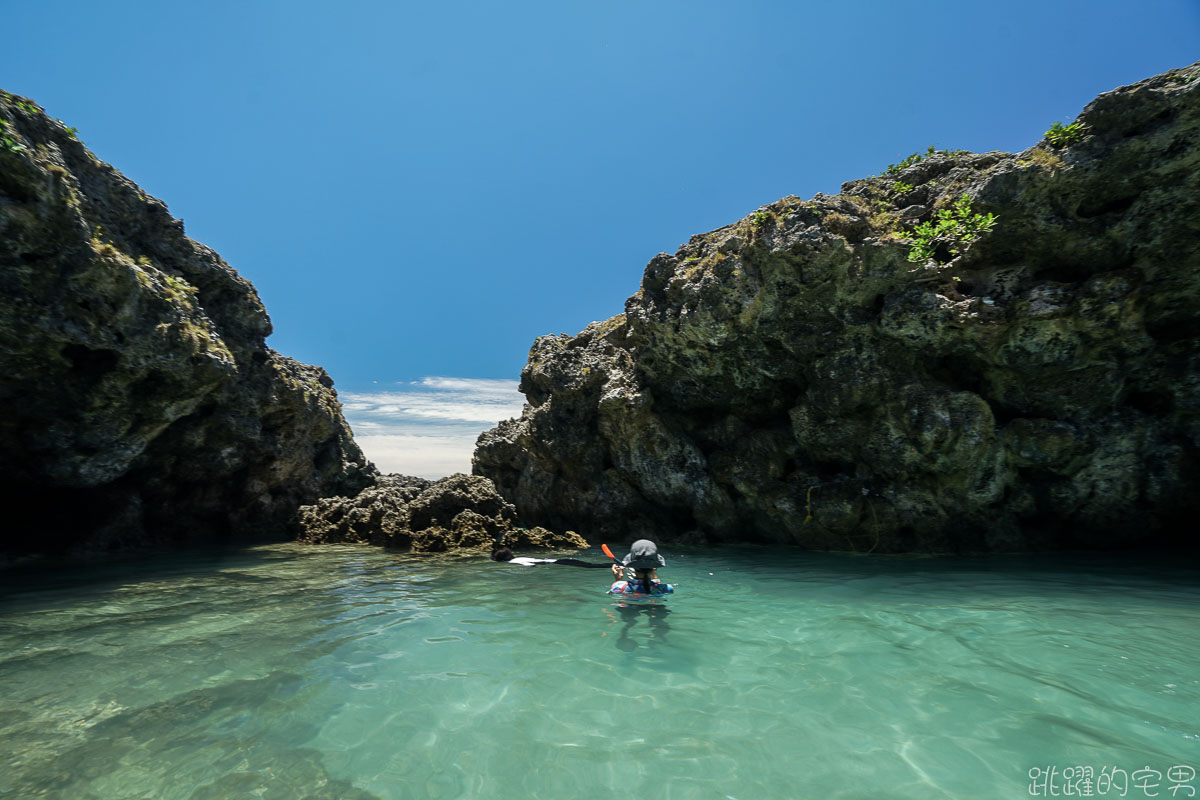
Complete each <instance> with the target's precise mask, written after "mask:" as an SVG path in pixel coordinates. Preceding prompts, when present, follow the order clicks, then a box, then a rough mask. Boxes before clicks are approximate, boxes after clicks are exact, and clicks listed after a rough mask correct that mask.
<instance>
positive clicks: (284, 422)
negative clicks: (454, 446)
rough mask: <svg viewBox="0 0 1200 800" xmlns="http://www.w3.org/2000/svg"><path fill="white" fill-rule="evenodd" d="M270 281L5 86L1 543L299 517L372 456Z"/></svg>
mask: <svg viewBox="0 0 1200 800" xmlns="http://www.w3.org/2000/svg"><path fill="white" fill-rule="evenodd" d="M270 332H271V323H270V320H269V319H268V318H267V315H266V313H265V311H264V310H263V307H262V304H261V303H260V302H259V299H258V296H257V295H256V293H255V291H254V288H253V287H252V286H251V285H250V284H249V283H248V282H247V281H245V280H244V279H243V278H241V277H240V276H239V275H238V274H237V273H236V272H235V271H234V270H233V269H231V268H230V267H229V266H228V265H227V264H226V263H225V262H224V261H222V260H221V258H220V257H219V256H218V255H217V254H216V253H214V252H213V251H212V250H210V249H208V248H207V247H205V246H204V245H201V244H198V243H197V242H194V241H192V240H191V239H189V238H187V237H186V236H185V235H184V233H183V225H182V223H181V222H179V221H178V220H175V219H173V218H172V217H171V215H170V214H168V213H167V208H166V206H165V205H163V204H162V203H161V202H159V201H158V200H155V199H154V198H152V197H148V196H147V195H145V194H144V193H143V192H142V191H141V190H140V189H138V187H137V186H135V185H134V184H133V183H131V182H130V181H128V180H126V179H125V178H124V177H123V176H121V175H120V174H119V173H118V172H117V171H116V170H114V169H113V168H112V167H110V166H108V165H107V164H104V163H103V162H101V161H99V160H98V159H97V158H96V157H95V156H94V155H92V154H91V153H90V152H89V151H88V150H87V149H86V148H85V147H84V146H83V145H82V144H81V143H80V142H79V141H77V140H76V138H75V136H74V133H73V131H71V130H70V129H68V128H66V127H65V126H64V125H63V124H62V123H61V122H59V121H57V120H54V119H52V118H50V117H48V116H47V115H46V114H45V113H44V112H43V110H42V109H41V108H40V107H38V106H37V105H36V104H34V103H33V102H31V101H29V100H25V99H23V98H20V97H15V96H13V95H9V94H0V375H2V377H0V502H2V506H0V507H2V508H3V514H4V517H5V523H4V525H2V526H0V531H3V533H0V554H5V553H7V554H13V553H22V552H36V551H63V550H76V551H78V550H96V549H113V548H124V547H129V546H133V545H139V544H147V543H152V542H161V541H181V540H212V539H215V538H224V537H229V536H240V535H245V534H251V533H256V534H270V533H276V532H280V531H282V530H283V528H284V527H285V526H286V525H288V524H289V523H290V522H291V521H292V519H293V518H294V516H295V514H296V511H297V508H298V506H299V505H300V504H301V503H306V502H312V501H314V500H316V499H318V498H320V497H323V496H326V495H331V494H338V493H344V492H345V493H352V492H354V491H357V490H358V489H359V488H361V487H362V486H364V485H366V484H367V483H369V482H370V479H371V477H372V476H373V475H374V472H375V471H374V468H373V467H371V466H370V465H369V464H368V463H367V462H366V460H365V459H364V458H363V456H362V453H361V452H360V451H359V449H358V447H357V446H356V445H355V444H354V442H353V439H352V438H351V435H350V430H349V428H348V427H347V426H346V423H345V421H344V420H343V418H342V415H341V407H340V404H339V403H338V400H337V395H336V393H335V392H334V390H333V382H332V381H331V380H330V378H329V376H328V375H327V374H326V373H325V371H324V370H322V369H320V368H318V367H310V366H307V365H304V364H300V363H298V362H296V361H293V360H292V359H290V358H286V357H284V356H281V355H279V354H278V353H276V352H274V351H272V350H271V349H270V348H268V347H266V346H265V344H264V338H265V337H266V336H267V335H268V334H269V333H270Z"/></svg>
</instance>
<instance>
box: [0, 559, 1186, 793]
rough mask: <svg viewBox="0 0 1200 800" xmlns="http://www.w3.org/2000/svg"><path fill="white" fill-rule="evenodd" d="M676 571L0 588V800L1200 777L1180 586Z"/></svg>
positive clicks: (961, 564) (1117, 568)
mask: <svg viewBox="0 0 1200 800" xmlns="http://www.w3.org/2000/svg"><path fill="white" fill-rule="evenodd" d="M664 552H665V553H666V555H667V557H668V559H669V562H670V564H669V568H668V569H666V570H663V576H664V577H667V578H669V579H670V580H671V581H672V582H675V583H677V584H678V585H679V593H678V594H677V595H675V596H674V597H673V598H671V599H670V600H669V601H667V602H665V603H663V604H658V605H642V606H631V607H621V606H620V605H619V603H618V601H617V600H616V599H615V598H610V597H607V596H605V595H604V594H603V589H604V588H605V587H606V585H607V584H606V578H607V575H608V573H607V572H606V571H603V570H587V569H578V568H570V567H554V566H550V567H535V568H521V567H514V566H510V565H505V564H494V563H491V562H488V561H486V560H483V559H479V558H475V559H466V558H459V557H449V556H448V557H442V558H432V559H431V558H428V557H421V558H416V557H411V556H408V555H398V554H390V553H386V552H382V551H379V550H375V549H370V548H359V547H329V548H322V549H305V548H302V547H300V546H296V545H272V546H266V547H259V548H254V549H251V550H247V551H243V552H240V553H237V554H234V555H221V554H218V553H213V552H197V553H188V554H181V555H176V556H171V557H156V558H147V559H141V560H138V561H134V562H130V563H126V564H122V565H114V566H111V567H105V568H103V569H99V570H97V569H93V570H91V571H88V572H83V571H75V572H70V573H62V572H55V573H51V572H48V571H44V570H39V571H35V572H28V571H26V572H24V573H15V572H12V571H10V572H8V573H0V581H3V583H0V586H2V587H3V588H2V589H0V687H2V691H0V797H19V798H38V797H50V798H70V799H71V800H87V799H89V798H101V799H103V800H109V799H110V798H121V799H122V800H124V799H126V798H153V799H154V800H166V799H168V798H180V799H181V800H182V799H184V798H189V799H190V800H215V799H216V798H243V797H245V798H268V799H269V800H274V799H276V798H278V799H279V800H298V798H313V799H314V800H315V799H316V798H325V799H328V800H332V799H333V798H338V799H339V800H358V799H360V798H361V799H365V798H386V799H390V798H406V799H407V798H460V797H461V798H499V799H501V800H503V798H593V797H596V798H599V797H607V796H611V795H612V793H614V792H620V793H622V794H623V795H628V796H631V797H654V798H656V800H661V798H669V799H673V798H718V799H722V798H734V800H752V799H754V798H758V799H759V800H761V799H762V798H835V797H846V798H878V797H886V798H922V800H928V799H929V798H951V797H952V798H1009V799H1011V798H1022V797H1029V796H1031V791H1030V778H1029V771H1030V769H1033V768H1042V767H1052V766H1053V767H1057V768H1058V769H1059V773H1060V774H1061V771H1062V770H1063V769H1064V768H1067V767H1074V766H1082V765H1088V766H1092V767H1093V768H1094V769H1095V771H1096V774H1097V775H1099V774H1100V773H1101V770H1102V769H1103V768H1105V767H1108V768H1113V767H1116V768H1121V769H1124V770H1126V771H1128V772H1129V773H1133V772H1134V771H1135V770H1138V769H1141V768H1143V767H1145V766H1149V767H1151V768H1153V769H1157V770H1159V771H1160V772H1162V773H1163V774H1164V776H1165V774H1166V773H1167V772H1168V770H1169V768H1170V767H1172V766H1176V765H1183V766H1189V765H1190V766H1191V767H1193V768H1200V586H1198V584H1197V581H1196V578H1197V572H1195V571H1192V570H1190V569H1187V568H1185V567H1183V566H1181V565H1179V564H1172V563H1151V562H1115V561H1109V560H1103V559H1096V558H1087V559H1083V560H1079V559H1067V558H1061V557H1059V558H1056V559H1042V560H1028V559H1013V558H1008V559H993V560H941V559H936V560H935V559H904V558H861V557H850V556H837V555H820V554H805V553H800V552H795V551H786V550H783V551H781V550H769V549H755V548H738V549H728V550H720V551H701V550H685V551H678V550H669V549H667V550H664ZM585 557H588V558H590V559H592V560H603V558H602V557H601V556H600V555H599V553H598V552H595V553H592V554H590V555H589V556H585ZM121 570H124V573H122V572H121ZM1169 785H1170V782H1169V781H1168V780H1167V778H1166V777H1164V778H1163V779H1162V781H1161V785H1160V786H1159V787H1158V788H1157V789H1147V790H1145V791H1140V790H1138V789H1137V788H1135V787H1134V786H1133V785H1132V784H1131V785H1130V787H1129V788H1128V795H1127V796H1129V797H1141V796H1151V795H1149V792H1150V791H1156V792H1157V793H1158V795H1159V796H1171V795H1170V793H1169V792H1168V787H1169ZM1192 785H1194V786H1197V787H1200V779H1197V780H1195V781H1192ZM1061 791H1062V789H1061V786H1060V788H1059V792H1060V793H1061ZM1046 793H1047V792H1044V791H1043V792H1041V794H1042V795H1044V794H1046ZM1108 796H1114V797H1115V796H1118V793H1117V791H1116V790H1115V789H1114V790H1113V791H1111V792H1109V794H1108ZM1179 796H1186V791H1184V792H1181V793H1180V795H1179Z"/></svg>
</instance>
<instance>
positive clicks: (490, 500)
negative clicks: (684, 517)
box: [300, 474, 588, 553]
mask: <svg viewBox="0 0 1200 800" xmlns="http://www.w3.org/2000/svg"><path fill="white" fill-rule="evenodd" d="M516 516H517V514H516V509H515V508H513V506H512V504H511V503H509V502H507V501H506V500H505V499H504V498H503V497H501V496H500V494H499V493H498V492H497V491H496V487H495V486H494V485H493V484H492V482H491V481H490V480H488V479H487V478H480V477H478V476H473V475H461V474H458V475H451V476H450V477H448V478H442V479H441V480H439V481H437V482H433V481H428V480H425V479H423V478H411V477H408V476H405V475H383V476H381V477H379V478H378V479H377V480H376V481H375V483H374V485H372V486H369V487H367V488H366V489H363V490H362V491H361V492H359V493H358V494H357V495H356V496H354V497H329V498H325V499H323V500H321V501H320V502H318V503H316V504H314V505H310V506H305V507H304V508H302V509H301V510H300V528H301V533H300V540H301V541H304V542H309V543H313V544H325V543H332V542H360V543H364V544H375V545H382V546H385V547H396V548H411V549H412V550H413V551H415V552H422V553H437V552H443V551H446V550H481V549H490V548H492V547H493V546H497V545H500V544H503V545H506V546H508V547H522V548H555V549H568V548H584V547H587V546H588V544H587V542H586V541H584V540H583V538H582V537H580V536H579V535H578V534H576V533H573V532H571V531H567V532H566V533H563V534H555V533H552V532H551V531H548V530H545V529H544V528H534V529H532V530H526V529H522V528H513V521H514V520H515V519H516Z"/></svg>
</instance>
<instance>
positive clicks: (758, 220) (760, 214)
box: [750, 211, 771, 228]
mask: <svg viewBox="0 0 1200 800" xmlns="http://www.w3.org/2000/svg"><path fill="white" fill-rule="evenodd" d="M770 218H771V215H770V214H768V213H767V212H766V211H755V212H754V214H753V215H752V216H751V217H750V225H751V226H752V227H755V228H757V227H758V226H760V225H762V224H763V223H764V222H766V221H767V220H769V219H770Z"/></svg>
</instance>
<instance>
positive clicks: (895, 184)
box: [892, 181, 916, 194]
mask: <svg viewBox="0 0 1200 800" xmlns="http://www.w3.org/2000/svg"><path fill="white" fill-rule="evenodd" d="M915 188H916V187H915V186H913V185H912V184H911V183H905V182H904V181H892V191H893V192H895V193H896V194H908V193H909V192H911V191H912V190H913V189H915Z"/></svg>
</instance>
